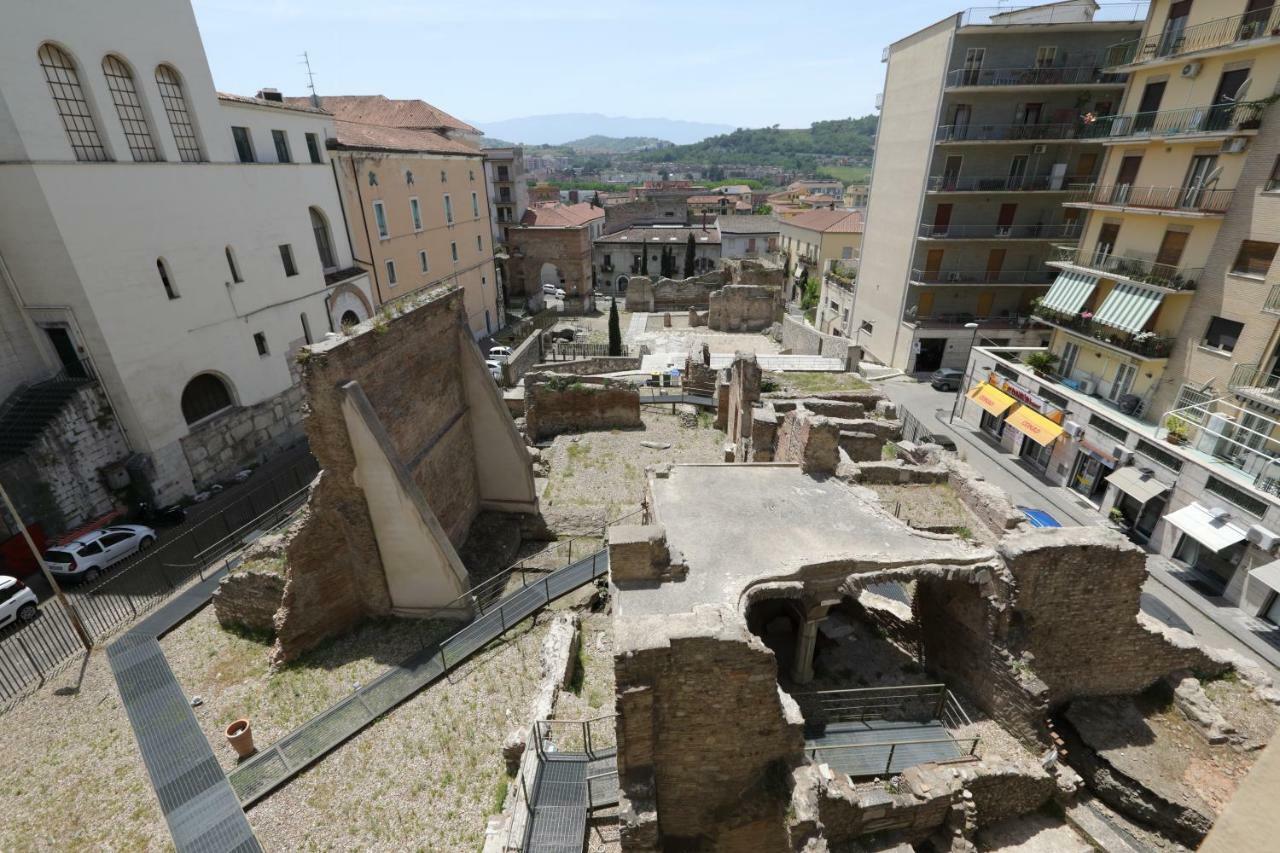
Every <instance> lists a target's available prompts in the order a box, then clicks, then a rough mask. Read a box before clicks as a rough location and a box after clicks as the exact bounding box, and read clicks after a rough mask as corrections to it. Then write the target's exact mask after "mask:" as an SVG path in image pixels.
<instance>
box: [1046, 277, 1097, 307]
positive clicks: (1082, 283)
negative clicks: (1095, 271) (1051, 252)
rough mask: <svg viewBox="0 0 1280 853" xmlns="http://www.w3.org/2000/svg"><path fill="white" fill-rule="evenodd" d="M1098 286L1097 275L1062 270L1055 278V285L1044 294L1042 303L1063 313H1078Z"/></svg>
mask: <svg viewBox="0 0 1280 853" xmlns="http://www.w3.org/2000/svg"><path fill="white" fill-rule="evenodd" d="M1097 286H1098V277H1097V276H1096V275H1085V274H1084V273H1082V272H1069V271H1068V272H1060V273H1058V277H1057V278H1055V279H1054V280H1053V287H1051V288H1049V292H1048V293H1046V294H1045V295H1044V300H1043V301H1042V302H1041V303H1040V304H1041V305H1043V306H1044V307H1045V308H1048V309H1050V310H1053V311H1060V312H1062V313H1063V314H1077V313H1079V311H1080V309H1081V308H1083V307H1084V303H1085V302H1086V301H1087V300H1088V299H1089V294H1091V293H1093V289H1094V288H1095V287H1097Z"/></svg>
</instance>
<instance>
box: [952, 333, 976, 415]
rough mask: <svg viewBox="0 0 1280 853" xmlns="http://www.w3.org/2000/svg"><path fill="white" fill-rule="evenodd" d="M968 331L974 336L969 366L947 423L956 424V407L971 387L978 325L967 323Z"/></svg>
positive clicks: (971, 340)
mask: <svg viewBox="0 0 1280 853" xmlns="http://www.w3.org/2000/svg"><path fill="white" fill-rule="evenodd" d="M964 327H965V328H966V329H973V336H972V337H970V338H969V359H968V360H969V364H966V365H965V376H964V381H963V382H961V383H960V384H959V385H957V386H956V398H955V399H954V400H952V401H951V417H949V418H947V423H949V424H951V423H955V420H956V407H957V406H959V405H960V395H961V394H963V393H964V392H965V389H966V388H968V387H969V376H970V373H971V369H970V365H971V364H973V345H974V344H975V343H977V342H978V324H977V323H965V324H964Z"/></svg>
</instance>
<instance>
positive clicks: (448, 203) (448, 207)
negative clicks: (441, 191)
mask: <svg viewBox="0 0 1280 853" xmlns="http://www.w3.org/2000/svg"><path fill="white" fill-rule="evenodd" d="M444 221H445V222H446V223H448V224H449V225H452V224H453V199H451V198H449V196H448V195H446V196H445V197H444Z"/></svg>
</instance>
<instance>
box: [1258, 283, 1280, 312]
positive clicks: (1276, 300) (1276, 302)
mask: <svg viewBox="0 0 1280 853" xmlns="http://www.w3.org/2000/svg"><path fill="white" fill-rule="evenodd" d="M1262 310H1263V311H1274V312H1277V313H1280V284H1273V285H1271V292H1270V293H1268V294H1267V301H1266V302H1264V303H1262Z"/></svg>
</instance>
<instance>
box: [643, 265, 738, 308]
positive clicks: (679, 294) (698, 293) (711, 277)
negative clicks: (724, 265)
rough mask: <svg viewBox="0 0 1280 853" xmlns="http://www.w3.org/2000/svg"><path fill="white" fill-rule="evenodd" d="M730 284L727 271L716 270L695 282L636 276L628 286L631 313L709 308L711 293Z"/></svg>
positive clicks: (701, 276) (683, 279) (689, 279)
mask: <svg viewBox="0 0 1280 853" xmlns="http://www.w3.org/2000/svg"><path fill="white" fill-rule="evenodd" d="M727 281H728V275H727V274H726V273H725V272H724V271H723V270H713V271H711V272H709V273H703V274H702V275H698V276H694V277H693V278H679V279H672V278H658V279H656V280H655V279H652V278H648V277H646V276H642V275H637V276H633V277H632V278H631V280H630V282H629V283H628V284H627V310H628V311H688V310H689V309H690V308H693V307H701V306H704V305H707V304H708V303H709V302H710V299H711V293H712V292H713V291H716V290H719V289H720V288H721V287H723V286H724V285H725V283H726V282H727Z"/></svg>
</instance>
